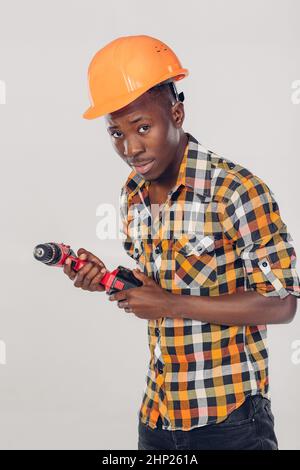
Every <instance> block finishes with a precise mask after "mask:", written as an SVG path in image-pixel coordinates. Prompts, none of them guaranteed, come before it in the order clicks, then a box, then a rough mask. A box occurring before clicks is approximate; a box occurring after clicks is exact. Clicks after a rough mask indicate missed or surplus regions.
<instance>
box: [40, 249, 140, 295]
mask: <svg viewBox="0 0 300 470" xmlns="http://www.w3.org/2000/svg"><path fill="white" fill-rule="evenodd" d="M33 256H34V257H35V259H37V260H38V261H41V262H42V263H44V264H47V265H48V266H55V267H58V268H61V267H63V265H64V264H65V261H66V259H67V258H70V259H71V260H72V261H71V267H72V269H73V270H74V271H76V272H77V271H79V269H80V268H81V267H82V266H84V265H85V264H86V263H87V262H88V261H86V260H82V259H79V258H78V257H77V256H76V254H75V253H74V251H73V250H72V249H71V248H70V245H65V244H64V243H55V242H49V243H41V244H39V245H36V247H35V248H34V251H33ZM100 284H102V285H103V286H104V287H105V291H106V294H108V295H111V294H114V293H115V292H119V291H122V290H126V289H131V288H132V287H140V286H142V285H143V283H142V282H141V281H140V280H139V279H137V278H136V277H135V276H134V274H133V272H132V271H131V270H130V269H128V268H124V266H118V267H117V268H116V269H114V270H113V271H111V272H106V273H105V274H104V276H103V278H102V279H101V281H100Z"/></svg>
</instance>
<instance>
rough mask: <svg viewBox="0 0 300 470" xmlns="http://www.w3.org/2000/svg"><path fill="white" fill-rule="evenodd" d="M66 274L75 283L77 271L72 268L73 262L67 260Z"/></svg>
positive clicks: (65, 265)
mask: <svg viewBox="0 0 300 470" xmlns="http://www.w3.org/2000/svg"><path fill="white" fill-rule="evenodd" d="M63 269H64V272H65V274H66V275H67V276H68V277H69V278H70V279H71V280H72V281H73V279H75V277H76V271H74V269H72V268H71V260H70V259H67V260H66V262H65V264H64V268H63Z"/></svg>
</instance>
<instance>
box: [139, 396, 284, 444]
mask: <svg viewBox="0 0 300 470" xmlns="http://www.w3.org/2000/svg"><path fill="white" fill-rule="evenodd" d="M158 423H159V424H160V426H159V428H158V429H151V428H150V427H149V426H147V425H145V424H143V423H142V422H141V421H139V428H138V450H142V449H146V450H152V449H154V450H159V449H163V450H168V449H173V450H175V449H183V450H215V449H224V450H269V449H270V450H278V442H277V438H276V435H275V432H274V416H273V413H272V411H271V402H270V400H268V399H267V398H264V397H263V396H262V395H252V396H251V395H250V396H248V397H247V398H246V400H245V402H244V403H243V404H242V405H241V406H240V407H239V408H237V409H236V410H234V411H232V412H231V413H230V415H229V416H228V417H227V418H226V419H225V421H223V422H222V423H218V424H209V425H206V426H201V427H198V428H194V429H191V430H190V431H182V430H176V431H168V430H167V429H162V428H161V423H162V421H161V418H159V421H158Z"/></svg>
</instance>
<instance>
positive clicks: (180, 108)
mask: <svg viewBox="0 0 300 470" xmlns="http://www.w3.org/2000/svg"><path fill="white" fill-rule="evenodd" d="M172 118H173V122H174V126H175V127H177V129H180V127H182V124H183V121H184V118H185V113H184V104H183V103H182V102H181V101H176V103H175V104H173V106H172Z"/></svg>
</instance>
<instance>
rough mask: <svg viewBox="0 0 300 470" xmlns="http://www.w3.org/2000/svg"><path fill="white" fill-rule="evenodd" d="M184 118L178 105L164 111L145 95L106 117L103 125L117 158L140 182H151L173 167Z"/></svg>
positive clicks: (179, 103) (180, 104) (180, 105)
mask: <svg viewBox="0 0 300 470" xmlns="http://www.w3.org/2000/svg"><path fill="white" fill-rule="evenodd" d="M180 113H181V114H182V115H183V116H182V119H181V121H180V119H178V115H180ZM183 118H184V111H183V104H182V103H181V102H176V103H175V104H173V105H172V106H171V104H170V105H169V107H167V105H166V108H165V109H164V108H162V107H161V106H160V105H159V104H158V103H157V102H156V101H155V100H154V99H153V97H151V96H149V94H147V93H144V94H143V95H142V96H141V97H139V98H137V99H136V100H135V101H133V102H132V103H129V104H128V105H127V106H125V107H124V108H122V109H120V110H118V111H115V112H113V113H111V114H106V115H105V123H106V126H107V131H108V132H109V133H110V135H111V139H112V145H113V147H114V149H115V150H116V152H117V154H118V155H120V157H121V158H122V159H123V160H124V161H125V162H126V163H127V164H128V165H129V166H130V167H131V168H134V169H135V171H136V172H137V173H139V174H140V175H141V176H142V177H143V178H145V179H146V180H149V181H152V180H153V181H154V180H157V179H159V177H160V176H161V175H163V174H164V173H165V172H166V170H167V169H168V168H169V166H170V165H171V164H172V160H173V159H174V156H175V154H176V149H177V147H178V144H179V140H180V129H181V125H182V121H183Z"/></svg>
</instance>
